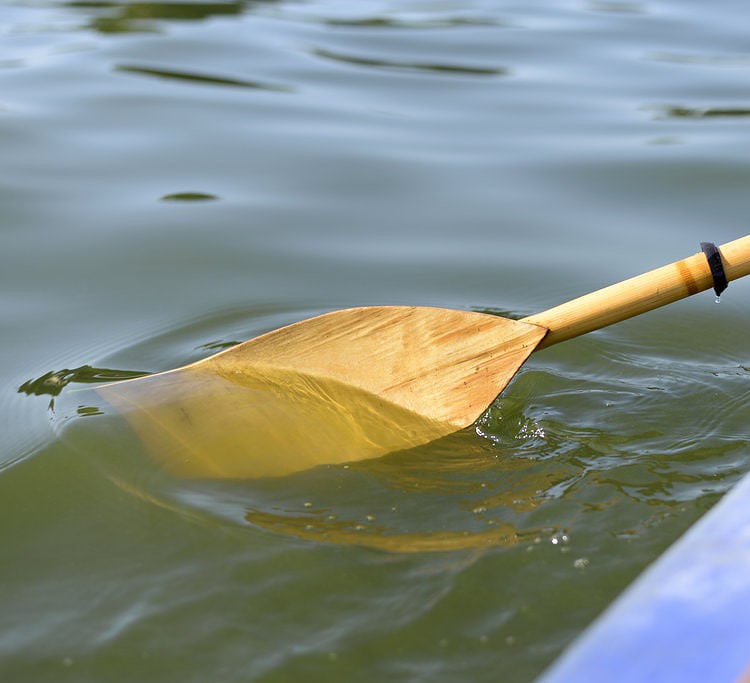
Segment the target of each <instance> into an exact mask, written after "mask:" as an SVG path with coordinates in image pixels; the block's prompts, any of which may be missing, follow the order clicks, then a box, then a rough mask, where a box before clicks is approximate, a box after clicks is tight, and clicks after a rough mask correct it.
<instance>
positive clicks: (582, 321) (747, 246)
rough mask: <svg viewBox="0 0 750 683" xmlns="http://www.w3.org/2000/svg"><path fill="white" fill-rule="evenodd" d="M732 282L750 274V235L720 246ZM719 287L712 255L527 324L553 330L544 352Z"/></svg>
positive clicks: (598, 294) (625, 284) (697, 256)
mask: <svg viewBox="0 0 750 683" xmlns="http://www.w3.org/2000/svg"><path fill="white" fill-rule="evenodd" d="M719 251H720V253H721V260H722V263H723V265H724V273H725V274H726V278H727V281H731V280H736V279H737V278H740V277H743V276H744V275H748V274H750V235H748V236H746V237H741V238H739V239H737V240H734V241H733V242H727V243H726V244H724V245H722V246H721V247H719ZM713 285H714V280H713V276H712V275H711V269H710V267H709V265H708V261H707V260H706V256H705V255H704V254H703V253H702V252H699V253H698V254H695V255H694V256H690V257H689V258H686V259H683V260H682V261H676V262H675V263H671V264H669V265H668V266H662V267H661V268H657V269H656V270H652V271H650V272H648V273H644V274H643V275H638V276H637V277H634V278H631V279H629V280H624V281H623V282H619V283H617V284H615V285H611V286H610V287H605V288H604V289H600V290H597V291H595V292H592V293H591V294H586V295H585V296H582V297H579V298H578V299H574V300H572V301H569V302H567V303H564V304H561V305H560V306H555V307H554V308H550V309H549V310H547V311H543V312H542V313H537V314H535V315H531V316H529V317H527V318H524V319H523V320H522V322H525V323H532V324H534V325H540V326H541V327H545V328H547V329H548V330H549V332H548V333H547V335H546V336H545V337H544V339H543V340H542V341H541V342H540V343H539V345H538V346H537V347H536V348H537V349H543V348H546V347H547V346H552V345H553V344H557V343H559V342H562V341H565V340H566V339H572V338H573V337H578V336H579V335H582V334H586V333H587V332H592V331H593V330H598V329H600V328H602V327H606V326H607V325H611V324H612V323H616V322H620V321H621V320H627V319H628V318H632V317H633V316H636V315H640V314H641V313H646V312H647V311H651V310H653V309H655V308H659V307H660V306H666V305H667V304H671V303H673V302H674V301H679V300H680V299H684V298H685V297H688V296H691V295H692V294H697V293H698V292H702V291H704V290H706V289H710V288H712V287H713Z"/></svg>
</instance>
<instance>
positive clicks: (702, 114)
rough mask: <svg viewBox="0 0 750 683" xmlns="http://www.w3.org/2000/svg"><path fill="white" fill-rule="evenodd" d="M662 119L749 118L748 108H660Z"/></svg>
mask: <svg viewBox="0 0 750 683" xmlns="http://www.w3.org/2000/svg"><path fill="white" fill-rule="evenodd" d="M659 111H660V113H661V116H662V117H663V118H672V119H720V118H744V117H746V116H750V107H677V106H672V107H662V108H660V110H659Z"/></svg>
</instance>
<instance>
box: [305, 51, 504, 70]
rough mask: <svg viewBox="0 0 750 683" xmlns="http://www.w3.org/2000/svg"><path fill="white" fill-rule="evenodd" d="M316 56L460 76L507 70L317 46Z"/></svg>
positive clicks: (368, 65) (337, 60) (375, 66)
mask: <svg viewBox="0 0 750 683" xmlns="http://www.w3.org/2000/svg"><path fill="white" fill-rule="evenodd" d="M312 54H314V55H315V56H316V57H321V58H323V59H327V60H331V61H335V62H343V63H346V64H351V65H353V66H365V67H372V68H376V69H388V70H396V71H420V72H428V73H438V74H455V75H462V76H506V75H507V74H508V70H507V69H504V68H498V67H475V66H464V65H457V64H444V63H443V64H440V63H434V64H431V63H420V62H400V61H394V60H386V59H377V58H374V57H358V56H355V55H350V54H344V53H341V52H333V51H331V50H325V49H322V48H318V49H315V50H313V51H312Z"/></svg>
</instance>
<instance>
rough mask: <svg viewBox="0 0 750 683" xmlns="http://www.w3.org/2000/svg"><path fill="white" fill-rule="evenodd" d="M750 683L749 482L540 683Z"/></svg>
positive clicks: (607, 613) (673, 550)
mask: <svg viewBox="0 0 750 683" xmlns="http://www.w3.org/2000/svg"><path fill="white" fill-rule="evenodd" d="M582 681H607V682H608V683H626V682H628V683H629V682H631V681H632V682H636V681H637V682H638V683H646V682H649V681H659V683H671V682H672V681H674V682H675V683H676V682H677V681H679V682H680V683H692V682H694V683H708V682H710V683H750V475H746V476H745V477H744V478H743V479H741V480H740V482H739V483H738V484H737V485H736V486H735V487H734V488H733V489H732V490H731V491H730V492H729V493H727V494H726V495H725V496H724V498H722V499H721V500H720V501H719V503H717V504H716V505H715V506H714V507H713V508H712V509H711V510H710V511H709V512H708V513H707V514H706V515H704V517H702V518H701V519H700V520H699V521H698V522H697V523H696V524H695V525H693V527H691V529H690V530H689V531H688V532H687V533H686V534H685V535H684V536H683V537H682V538H681V539H680V540H678V541H677V542H676V543H675V544H674V545H673V546H672V547H671V548H670V549H669V550H667V551H666V552H665V553H664V554H663V555H662V556H661V557H660V558H659V559H658V560H657V561H656V562H655V563H654V564H653V565H652V566H651V567H649V569H647V570H646V571H645V572H644V573H643V574H642V575H641V576H640V577H639V578H638V579H637V580H636V581H635V582H633V584H632V585H631V586H630V587H629V588H628V589H627V590H626V591H625V592H624V593H623V594H622V595H621V596H620V597H619V598H618V599H617V600H615V601H614V602H613V603H612V605H610V607H609V608H608V609H607V610H606V611H605V612H604V613H603V614H602V615H601V616H600V617H599V618H598V619H597V620H596V621H595V622H594V623H593V624H592V626H591V627H589V629H588V630H587V631H585V632H584V634H583V635H582V636H581V637H580V638H579V639H578V640H577V641H576V642H574V643H573V645H572V646H571V647H570V648H569V649H568V650H566V651H565V652H564V653H563V654H562V656H561V657H560V658H559V659H558V660H557V661H556V662H555V663H554V664H553V665H552V666H551V667H550V668H549V669H548V670H547V671H546V672H545V673H544V674H543V675H542V676H541V677H540V678H539V679H538V681H537V683H581V682H582Z"/></svg>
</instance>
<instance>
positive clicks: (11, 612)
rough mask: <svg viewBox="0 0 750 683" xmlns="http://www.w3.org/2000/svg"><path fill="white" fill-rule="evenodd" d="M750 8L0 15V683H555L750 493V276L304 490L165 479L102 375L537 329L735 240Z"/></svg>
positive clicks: (291, 6)
mask: <svg viewBox="0 0 750 683" xmlns="http://www.w3.org/2000/svg"><path fill="white" fill-rule="evenodd" d="M747 12H748V11H747V7H746V6H745V5H744V4H742V3H739V2H738V1H737V0H734V1H731V0H730V1H726V2H719V3H718V4H715V3H714V4H711V5H706V4H705V3H698V2H681V3H677V2H642V3H631V2H616V3H612V2H553V1H552V0H534V2H532V3H492V2H483V1H482V0H477V1H476V2H470V1H468V0H457V1H455V2H454V1H448V2H434V1H433V2H426V1H425V2H419V1H414V2H395V1H389V0H385V1H384V2H374V1H371V0H365V1H363V2H359V3H356V4H353V3H342V2H307V3H301V2H300V3H292V2H270V1H269V2H223V3H219V2H217V3H212V2H203V3H192V2H183V3H170V2H164V3H147V2H132V3H128V2H85V1H83V2H78V1H76V2H56V1H55V0H48V1H47V2H36V1H34V2H32V1H31V0H29V1H25V0H17V1H15V2H0V19H1V20H2V21H0V149H1V150H2V154H0V212H1V213H0V215H1V216H2V222H1V223H0V247H1V248H0V284H1V286H0V340H1V346H0V349H2V355H1V356H0V377H2V383H1V384H0V433H1V434H2V437H3V438H2V440H1V441H0V444H1V445H0V539H1V541H2V542H1V543H0V547H1V548H2V550H0V605H2V609H0V678H1V679H2V680H3V681H12V682H14V683H15V682H26V681H29V682H34V683H37V682H40V683H43V682H44V681H55V682H59V681H76V682H79V681H84V682H85V681H97V682H103V681H132V680H134V679H136V678H139V679H142V680H148V681H159V682H171V681H180V682H181V683H182V682H185V681H196V682H197V681H206V680H211V679H216V680H222V681H229V682H232V681H237V682H246V681H263V682H264V683H268V682H271V681H298V680H303V679H304V680H313V681H363V682H364V681H366V682H371V681H372V682H374V681H383V680H388V681H430V682H433V681H456V680H467V681H498V680H500V681H512V682H516V681H518V682H523V681H532V680H533V679H534V678H535V677H536V676H537V675H538V674H539V673H541V671H543V670H544V668H545V667H546V666H547V665H548V664H549V663H550V662H551V661H553V660H554V658H555V657H556V656H557V655H558V654H559V653H560V652H561V650H562V649H563V648H564V647H565V646H566V645H567V644H569V643H570V642H571V641H572V639H574V638H575V637H576V636H577V635H578V634H579V633H580V632H581V631H582V630H583V629H584V628H585V627H586V626H587V625H588V624H589V623H590V622H591V621H592V619H594V618H595V616H596V615H597V614H598V613H599V612H601V610H602V609H604V608H605V607H606V606H607V605H608V604H609V603H610V601H611V600H612V599H613V598H614V597H615V596H616V595H617V594H618V593H619V592H620V591H621V590H622V589H623V588H624V587H625V586H627V585H628V583H629V582H630V581H631V580H632V579H633V578H634V577H635V576H637V575H638V573H639V572H640V571H641V570H642V569H643V568H645V567H646V566H648V564H649V563H650V562H652V561H653V560H654V559H655V558H656V557H658V556H659V554H660V553H661V552H662V551H663V550H664V549H665V548H666V547H668V546H669V545H670V544H671V543H672V542H674V541H675V540H676V539H677V538H678V537H679V536H680V534H681V533H682V532H684V531H685V530H686V529H687V528H689V526H690V525H691V524H692V523H693V522H694V521H695V520H696V519H698V518H699V517H700V516H701V515H702V514H703V513H704V512H705V511H706V510H707V509H709V508H710V506H711V505H712V504H713V503H715V502H716V500H718V498H719V497H720V496H721V494H722V493H724V492H725V491H727V490H728V489H729V488H730V487H731V486H732V484H733V483H734V482H736V481H737V480H738V479H739V478H740V477H741V476H742V475H743V474H744V473H745V472H746V471H747V470H748V469H750V468H748V465H747V461H748V458H749V457H750V449H748V446H747V443H746V434H747V429H746V427H747V411H746V405H747V399H748V395H749V394H750V387H749V386H748V378H749V376H750V370H749V369H748V368H749V367H750V359H749V358H748V353H747V339H748V335H749V333H750V316H749V315H748V309H747V297H748V284H747V283H745V282H736V283H733V284H732V285H731V286H730V288H729V290H728V291H727V293H726V294H725V295H724V296H723V297H722V302H721V304H720V305H718V306H717V305H716V304H714V301H713V296H711V295H710V294H709V293H706V294H703V295H698V296H696V297H693V298H692V299H691V300H687V301H684V302H680V303H679V304H675V305H673V306H670V307H669V308H668V309H664V310H662V311H659V312H654V313H651V314H648V315H645V316H642V317H640V318H638V319H635V320H632V321H629V322H627V323H623V324H621V325H618V326H616V327H613V328H610V329H607V330H604V331H601V332H598V333H595V334H592V335H589V336H587V337H585V338H581V339H578V340H574V341H571V342H567V343H565V344H563V345H561V346H559V347H554V348H552V349H549V350H546V351H543V352H540V353H538V354H535V355H534V356H532V358H531V359H530V361H529V362H528V363H527V365H526V366H525V367H524V368H523V369H522V371H521V373H520V374H519V375H518V376H517V378H516V379H515V380H514V382H513V383H512V384H511V385H510V387H509V388H508V390H507V391H506V392H505V393H504V394H503V397H502V398H500V399H499V400H498V401H497V402H496V403H495V404H494V405H493V406H492V408H491V409H490V410H489V412H488V413H487V414H486V415H485V417H483V418H482V419H481V420H480V422H479V423H478V424H477V425H476V427H475V428H472V429H468V430H465V431H464V432H461V433H459V434H457V435H454V436H451V437H448V438H446V439H444V440H441V441H440V442H438V443H435V444H433V445H430V446H426V447H420V448H417V449H414V450H411V451H405V452H401V453H395V454H393V455H390V456H387V457H385V458H382V459H378V460H373V461H368V462H362V463H358V464H356V465H349V466H346V465H337V466H331V467H321V468H318V469H314V470H310V471H306V472H300V473H298V474H295V475H292V476H289V477H283V478H275V479H263V480H257V481H246V482H241V481H201V480H183V479H180V478H177V477H172V476H169V475H168V474H166V473H165V472H163V471H162V470H161V469H160V468H159V466H158V465H157V464H156V463H155V461H154V460H153V459H152V458H150V457H149V455H148V454H147V452H146V451H145V449H144V448H143V447H142V446H140V444H138V443H137V441H136V440H135V439H134V438H133V436H132V435H131V434H130V433H129V432H128V431H127V428H126V427H125V426H124V425H123V424H122V423H120V422H119V421H118V420H117V419H116V418H115V417H113V416H111V415H106V414H101V415H100V414H98V413H99V412H100V411H101V406H100V405H99V404H98V403H97V402H96V401H95V400H94V399H92V396H93V394H91V392H90V391H89V390H88V388H89V387H90V386H91V384H90V383H89V382H88V380H96V379H97V378H102V379H105V380H108V379H112V378H117V377H127V376H128V375H129V374H130V373H134V372H137V373H141V372H143V373H146V372H155V371H160V370H165V369H169V368H172V367H177V366H180V365H183V364H185V363H187V362H190V361H192V360H196V359H198V358H201V357H204V356H206V355H208V354H210V353H212V352H215V351H216V350H219V349H221V348H224V347H225V346H226V345H228V344H231V343H233V342H236V341H241V340H244V339H247V338H250V337H253V336H255V335H257V334H259V333H262V332H265V331H267V330H270V329H274V328H276V327H279V326H280V325H283V324H287V323H291V322H294V321H296V320H299V319H302V318H306V317H309V316H311V315H314V314H317V313H320V312H323V311H327V310H332V309H336V308H343V307H347V306H358V305H366V304H410V305H411V304H417V305H437V306H447V307H454V308H459V309H466V310H481V311H488V310H489V311H495V312H499V313H502V314H508V315H511V316H513V317H522V316H525V315H529V314H532V313H534V312H537V311H539V310H543V309H545V308H548V307H551V306H553V305H556V304H558V303H561V302H562V301H565V300H567V299H570V298H572V297H574V296H577V295H579V294H582V293H585V292H586V291H589V290H591V289H594V288H597V287H600V286H603V285H605V284H609V283H611V282H613V281H616V280H620V279H624V278H625V277H629V276H631V275H635V274H637V273H639V272H643V271H645V270H648V269H650V268H653V267H656V266H660V265H662V264H664V263H667V262H670V261H673V260H676V259H677V258H680V257H683V256H687V255H689V254H691V253H693V252H695V251H697V249H698V243H699V242H700V241H701V240H711V241H715V242H716V243H721V242H724V241H728V240H731V239H734V238H735V237H738V236H740V235H742V234H745V233H746V232H747V231H748V230H747V221H746V214H747V201H746V196H747V187H748V185H749V183H750V161H748V155H747V148H748V145H747V143H748V141H749V138H750V118H749V117H748V111H749V110H750V98H749V97H748V91H747V78H748V70H749V69H750V46H748V41H747V35H746V26H747V25H748V19H750V17H749V16H748V13H747ZM85 366H90V368H94V370H91V369H89V370H87V369H83V370H81V369H80V368H85ZM50 373H53V374H55V376H56V377H57V379H53V378H52V376H51V375H50ZM69 380H74V381H71V382H70V383H67V382H68V381H69ZM19 388H21V390H20V391H19Z"/></svg>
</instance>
